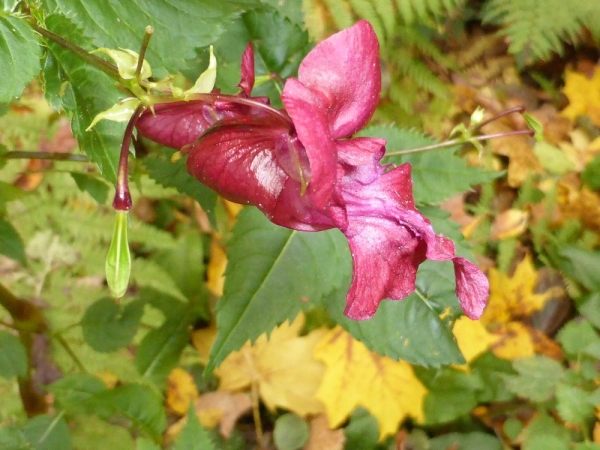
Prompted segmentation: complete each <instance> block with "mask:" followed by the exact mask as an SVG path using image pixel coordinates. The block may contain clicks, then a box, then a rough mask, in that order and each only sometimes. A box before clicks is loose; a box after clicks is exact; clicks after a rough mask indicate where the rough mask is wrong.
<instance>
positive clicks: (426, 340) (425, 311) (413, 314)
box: [323, 261, 464, 367]
mask: <svg viewBox="0 0 600 450" xmlns="http://www.w3.org/2000/svg"><path fill="white" fill-rule="evenodd" d="M434 274H435V275H434ZM346 290H347V289H346V288H345V287H344V289H339V290H337V291H335V292H333V293H332V294H331V295H329V296H328V297H327V298H326V299H325V300H324V302H323V303H324V307H325V308H326V309H327V311H328V312H329V314H330V315H331V317H332V318H333V319H334V320H335V321H336V323H339V324H340V325H341V326H342V327H343V328H344V329H346V330H347V331H348V332H349V333H350V334H351V335H352V336H353V337H354V338H355V339H357V340H359V341H361V342H362V343H363V344H365V345H366V346H367V348H369V349H370V350H372V351H374V352H376V353H378V354H380V355H384V356H388V357H390V358H392V359H396V360H398V359H402V360H404V361H407V362H409V363H412V364H417V365H422V366H433V367H440V366H442V365H445V364H460V363H464V359H463V356H462V354H461V353H460V350H459V349H458V346H457V345H456V341H455V339H454V336H453V335H452V332H451V330H450V329H449V327H448V325H447V324H446V323H445V322H444V321H443V320H442V319H440V317H439V315H440V314H441V313H442V312H443V311H444V310H445V309H446V308H448V307H449V308H450V311H451V312H450V315H452V314H453V313H456V312H457V311H458V310H459V306H458V300H457V298H456V294H455V292H454V272H453V269H452V264H451V263H449V264H447V263H439V262H432V261H426V262H425V263H423V264H422V265H421V267H420V268H419V271H418V273H417V292H416V293H414V294H411V295H409V296H408V297H407V298H405V299H404V300H401V301H384V302H382V303H381V304H380V305H379V309H378V310H377V312H376V313H375V315H374V316H373V317H372V318H371V319H369V320H364V321H354V320H350V319H348V318H347V317H345V316H344V315H343V310H344V307H345V303H346Z"/></svg>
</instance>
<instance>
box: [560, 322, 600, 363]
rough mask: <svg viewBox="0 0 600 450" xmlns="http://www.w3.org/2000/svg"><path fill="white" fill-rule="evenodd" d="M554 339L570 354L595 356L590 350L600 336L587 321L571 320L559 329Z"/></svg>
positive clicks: (598, 341)
mask: <svg viewBox="0 0 600 450" xmlns="http://www.w3.org/2000/svg"><path fill="white" fill-rule="evenodd" d="M556 340H557V341H558V342H559V343H560V344H561V345H562V346H563V348H564V350H565V352H567V354H569V355H571V356H576V357H579V356H580V355H581V354H587V355H589V356H592V357H595V355H594V354H593V352H591V350H593V348H594V346H595V345H597V344H599V343H600V336H599V335H598V333H596V331H595V330H594V327H592V325H591V324H590V323H589V322H587V321H581V322H577V321H571V322H569V323H567V324H566V325H565V326H564V327H562V328H561V329H560V331H559V332H558V336H557V337H556Z"/></svg>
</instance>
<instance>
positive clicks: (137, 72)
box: [135, 25, 154, 82]
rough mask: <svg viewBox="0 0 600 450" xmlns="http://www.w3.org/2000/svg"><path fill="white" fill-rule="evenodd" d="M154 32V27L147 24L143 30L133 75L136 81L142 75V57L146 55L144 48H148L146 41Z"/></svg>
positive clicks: (147, 41)
mask: <svg viewBox="0 0 600 450" xmlns="http://www.w3.org/2000/svg"><path fill="white" fill-rule="evenodd" d="M153 34H154V27H152V26H151V25H148V26H147V27H146V30H145V31H144V39H143V40H142V46H141V48H140V56H139V58H138V62H137V66H136V68H135V77H136V78H137V80H138V82H139V81H140V79H141V75H142V66H143V65H144V58H145V57H146V50H148V43H149V42H150V38H151V37H152V35H153Z"/></svg>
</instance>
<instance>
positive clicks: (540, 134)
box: [523, 113, 544, 142]
mask: <svg viewBox="0 0 600 450" xmlns="http://www.w3.org/2000/svg"><path fill="white" fill-rule="evenodd" d="M523 117H524V118H525V122H527V126H528V127H529V128H530V129H532V130H533V132H534V133H535V135H534V137H535V140H536V141H538V142H541V141H543V140H544V127H543V126H542V124H541V123H540V122H538V121H537V119H536V118H535V117H533V116H532V115H531V114H527V113H524V114H523Z"/></svg>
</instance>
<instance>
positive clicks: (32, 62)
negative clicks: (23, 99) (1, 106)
mask: <svg viewBox="0 0 600 450" xmlns="http://www.w3.org/2000/svg"><path fill="white" fill-rule="evenodd" d="M40 53H41V52H40V45H39V42H38V40H37V37H36V34H35V32H34V31H33V29H32V28H31V27H30V26H29V25H28V24H27V23H26V22H25V19H24V18H20V17H14V16H4V15H0V80H1V82H0V103H5V102H10V101H12V100H13V99H15V98H16V97H19V96H20V95H21V93H22V92H23V89H24V88H25V86H26V85H27V84H28V83H29V82H30V81H31V79H32V78H33V77H35V76H36V75H37V74H38V72H39V71H40Z"/></svg>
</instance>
